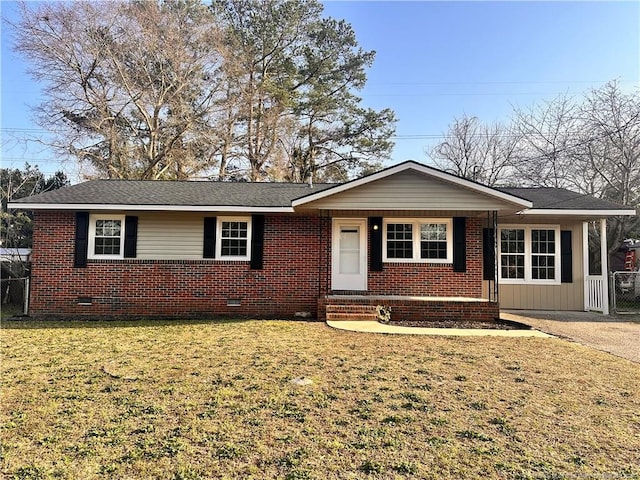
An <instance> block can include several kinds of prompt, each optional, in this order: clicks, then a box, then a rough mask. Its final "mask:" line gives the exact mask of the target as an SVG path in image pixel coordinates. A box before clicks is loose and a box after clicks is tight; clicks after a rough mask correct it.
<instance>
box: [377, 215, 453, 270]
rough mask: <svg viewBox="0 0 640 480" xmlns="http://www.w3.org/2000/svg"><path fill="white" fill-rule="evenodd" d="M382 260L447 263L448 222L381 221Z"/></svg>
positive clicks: (450, 236)
mask: <svg viewBox="0 0 640 480" xmlns="http://www.w3.org/2000/svg"><path fill="white" fill-rule="evenodd" d="M383 239H384V246H383V253H384V254H383V260H384V261H386V262H416V263H451V262H452V261H453V227H452V221H451V219H441V218H438V219H425V218H418V219H393V218H390V219H385V221H384V236H383Z"/></svg>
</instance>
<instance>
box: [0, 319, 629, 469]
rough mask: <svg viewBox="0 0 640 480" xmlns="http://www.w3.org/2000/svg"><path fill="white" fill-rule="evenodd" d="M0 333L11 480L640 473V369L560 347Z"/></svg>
mask: <svg viewBox="0 0 640 480" xmlns="http://www.w3.org/2000/svg"><path fill="white" fill-rule="evenodd" d="M0 340H1V343H0V348H1V354H2V361H1V363H0V379H1V382H2V384H1V394H2V398H1V402H0V442H1V445H0V454H1V457H0V459H1V462H2V467H1V468H2V471H1V475H0V476H2V477H3V478H8V479H21V478H24V479H35V478H38V479H50V478H51V479H53V478H61V479H77V478H82V479H94V478H96V479H97V478H168V479H205V478H285V479H342V478H356V479H358V478H432V479H439V478H450V479H476V478H636V479H640V467H639V465H640V375H639V374H638V372H639V368H638V365H637V364H635V363H632V362H630V361H627V360H623V359H620V358H617V357H614V356H612V355H608V354H606V353H603V352H599V351H595V350H591V349H588V348H586V347H582V346H580V345H577V344H574V343H569V342H565V341H562V340H559V339H536V338H500V337H459V338H456V337H428V336H415V337H414V336H386V335H375V334H357V333H351V332H343V331H338V330H333V329H331V328H329V327H327V326H326V325H324V324H322V323H309V322H285V321H242V322H240V321H238V322H229V321H227V322H186V321H185V322H166V321H165V322H151V321H145V322H101V323H100V322H65V323H34V322H5V323H4V324H3V328H2V330H1V331H0ZM298 377H304V378H307V379H311V380H312V382H313V383H311V384H308V385H296V384H295V383H293V382H292V381H291V380H292V379H294V378H298Z"/></svg>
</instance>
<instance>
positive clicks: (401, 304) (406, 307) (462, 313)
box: [318, 296, 500, 326]
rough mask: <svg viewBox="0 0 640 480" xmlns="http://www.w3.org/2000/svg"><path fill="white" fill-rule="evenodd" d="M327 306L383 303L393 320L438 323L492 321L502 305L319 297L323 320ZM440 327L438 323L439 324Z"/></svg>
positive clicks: (461, 301)
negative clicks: (449, 321) (448, 321)
mask: <svg viewBox="0 0 640 480" xmlns="http://www.w3.org/2000/svg"><path fill="white" fill-rule="evenodd" d="M327 305H384V306H386V307H391V318H392V319H393V320H394V321H403V320H404V321H412V322H415V321H418V322H422V321H423V322H425V323H426V322H434V323H436V322H438V321H445V320H479V321H485V322H491V321H493V320H494V319H496V318H499V317H500V308H499V305H498V304H497V303H496V302H478V301H464V300H460V301H458V300H455V301H453V300H411V299H387V298H376V297H375V296H373V297H372V298H371V299H367V298H363V297H359V298H357V297H356V298H353V299H347V300H345V299H344V298H331V297H328V298H327V297H324V298H321V299H319V300H318V312H319V314H320V315H321V317H320V318H321V319H324V317H323V316H322V313H323V312H325V311H326V306H327ZM436 326H437V325H436Z"/></svg>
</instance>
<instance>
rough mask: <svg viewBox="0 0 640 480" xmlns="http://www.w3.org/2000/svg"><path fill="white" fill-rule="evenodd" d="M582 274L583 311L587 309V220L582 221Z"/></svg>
mask: <svg viewBox="0 0 640 480" xmlns="http://www.w3.org/2000/svg"><path fill="white" fill-rule="evenodd" d="M582 275H583V282H582V283H583V289H584V311H585V312H588V311H589V222H582Z"/></svg>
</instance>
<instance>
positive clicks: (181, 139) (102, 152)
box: [15, 0, 220, 179]
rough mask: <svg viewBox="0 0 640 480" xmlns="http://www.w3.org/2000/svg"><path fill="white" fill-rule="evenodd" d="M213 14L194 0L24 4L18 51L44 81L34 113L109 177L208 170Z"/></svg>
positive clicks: (64, 148) (60, 142)
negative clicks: (42, 91)
mask: <svg viewBox="0 0 640 480" xmlns="http://www.w3.org/2000/svg"><path fill="white" fill-rule="evenodd" d="M209 20H210V19H209V14H208V10H207V9H206V8H205V7H204V6H203V5H202V4H201V3H200V2H198V1H195V0H189V1H185V2H162V3H156V2H131V3H124V2H101V3H95V2H73V3H71V4H68V3H55V4H51V3H43V4H37V5H36V6H35V7H33V9H31V7H27V6H26V5H25V4H23V5H22V20H21V22H20V23H19V24H18V25H17V26H16V29H15V32H16V48H17V50H18V51H19V52H20V53H22V54H23V55H24V56H25V58H26V59H27V60H29V61H30V63H31V69H30V73H31V74H32V75H33V76H34V78H36V79H37V80H40V81H42V82H43V83H44V85H45V89H44V93H45V101H44V102H43V104H42V105H41V106H40V108H39V110H38V117H37V118H38V121H39V124H40V125H41V126H42V127H44V128H45V129H47V130H50V131H53V132H55V133H56V136H55V147H56V148H57V151H58V152H59V153H61V154H63V155H72V156H74V157H76V158H77V159H78V160H79V161H80V162H82V163H84V164H85V165H89V166H90V168H91V170H92V171H93V175H95V176H99V177H107V178H142V179H157V178H187V177H189V176H192V175H195V174H198V173H199V172H202V171H206V170H207V169H208V168H209V167H211V166H212V165H213V164H214V163H215V160H216V158H215V153H216V152H215V149H216V147H217V146H218V145H217V142H216V141H215V139H211V138H210V137H211V136H210V135H208V134H209V133H210V132H211V124H210V121H211V115H212V107H213V104H214V100H215V99H216V95H217V93H218V84H219V80H218V76H219V75H218V71H217V69H218V68H219V63H220V54H219V50H217V49H216V46H217V42H216V35H217V33H216V31H215V29H214V28H212V24H211V22H210V21H209ZM212 140H213V141H212Z"/></svg>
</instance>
